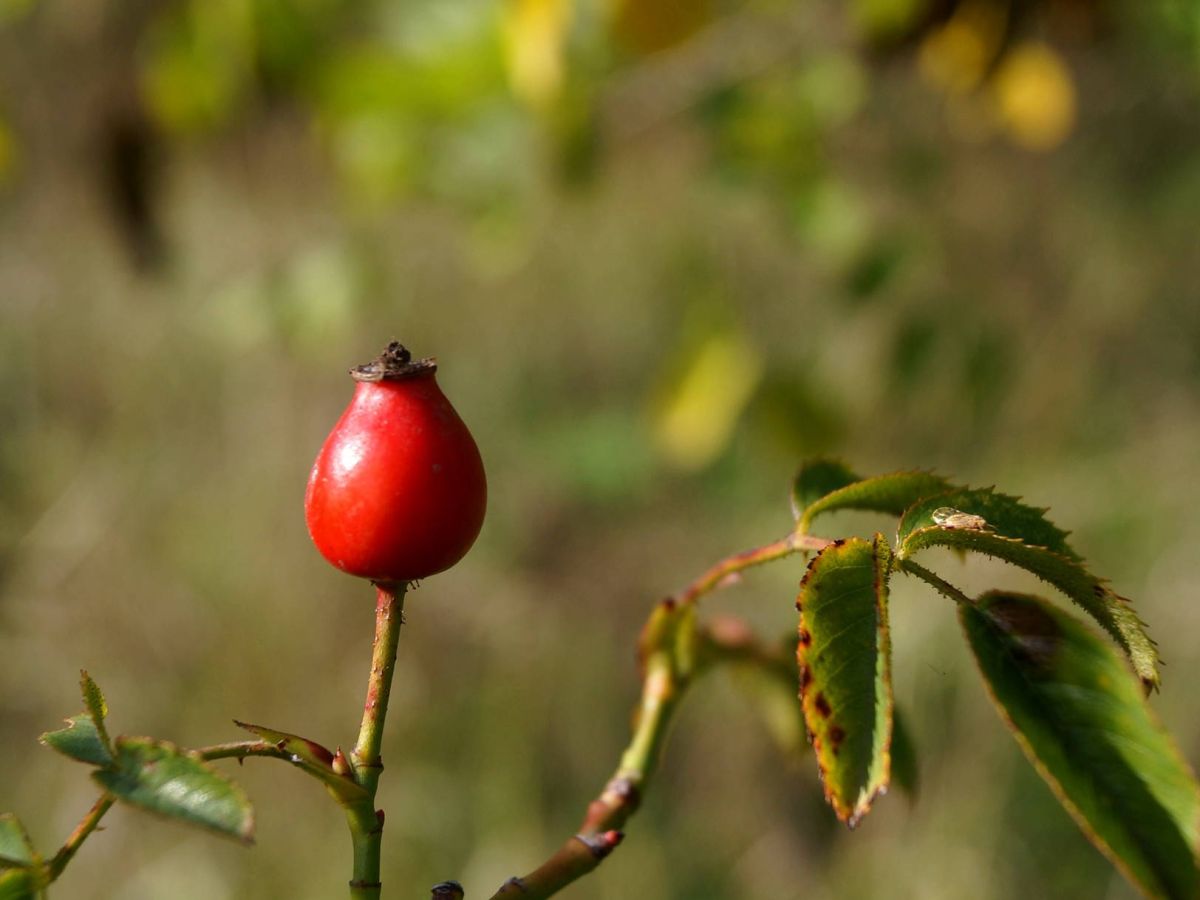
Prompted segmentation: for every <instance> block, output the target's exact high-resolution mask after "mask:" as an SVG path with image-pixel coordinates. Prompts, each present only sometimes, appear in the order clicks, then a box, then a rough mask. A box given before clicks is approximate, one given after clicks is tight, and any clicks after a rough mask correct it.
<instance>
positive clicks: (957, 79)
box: [918, 0, 1007, 94]
mask: <svg viewBox="0 0 1200 900" xmlns="http://www.w3.org/2000/svg"><path fill="white" fill-rule="evenodd" d="M1006 15H1007V12H1006V8H1005V7H1004V6H1002V5H1000V4H997V3H990V2H988V0H966V2H964V3H961V4H959V6H958V8H957V9H956V10H955V11H954V15H953V16H951V17H950V19H949V21H947V22H946V24H944V25H942V26H941V27H940V28H938V29H937V30H936V31H932V32H930V33H929V35H928V36H927V37H926V38H925V40H924V41H923V42H922V43H921V48H920V51H919V52H918V62H919V66H920V71H921V74H922V75H923V76H924V77H925V78H926V80H928V81H929V82H930V83H931V84H934V85H936V86H938V87H940V88H942V89H943V90H945V91H946V92H947V93H950V94H965V93H967V92H968V91H972V90H974V89H975V88H976V87H978V86H979V84H980V82H982V81H983V78H984V76H985V75H986V74H987V71H988V66H990V65H991V64H992V61H993V60H994V59H995V58H996V54H997V52H998V51H999V50H1000V46H1001V43H1002V41H1003V39H1004V30H1005V18H1006Z"/></svg>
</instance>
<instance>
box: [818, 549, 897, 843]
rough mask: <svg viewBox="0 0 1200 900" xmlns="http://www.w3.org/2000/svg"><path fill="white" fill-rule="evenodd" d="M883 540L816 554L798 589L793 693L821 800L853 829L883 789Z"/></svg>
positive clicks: (886, 565)
mask: <svg viewBox="0 0 1200 900" xmlns="http://www.w3.org/2000/svg"><path fill="white" fill-rule="evenodd" d="M890 566H891V551H890V550H889V548H888V544H887V541H886V540H885V539H884V537H883V535H880V534H877V535H875V539H874V540H873V541H864V540H862V539H860V538H851V539H849V540H846V541H837V542H836V543H834V544H831V545H829V546H828V547H826V548H825V549H824V550H822V551H821V552H820V553H819V554H818V555H817V556H816V557H815V558H814V559H813V561H812V563H810V564H809V567H808V572H807V573H806V574H805V576H804V580H803V581H801V582H800V597H799V599H798V600H797V603H796V605H797V607H798V608H799V610H800V631H799V635H800V642H799V649H798V651H797V655H798V659H799V664H800V694H801V702H802V705H803V707H804V719H805V722H806V724H807V726H808V732H809V734H810V735H811V737H812V743H813V748H814V749H815V750H816V753H817V764H818V765H819V766H820V769H821V775H822V778H823V780H824V783H825V797H826V799H827V800H828V801H829V803H830V805H832V806H833V809H834V812H836V813H837V815H838V818H840V819H842V821H844V822H846V823H847V824H848V825H850V826H851V827H853V826H854V825H855V824H857V822H858V820H859V819H860V818H862V816H863V815H865V814H866V812H867V810H868V809H869V808H870V806H871V803H872V801H873V800H874V798H875V796H876V795H877V794H879V793H880V792H881V791H883V790H884V789H885V788H886V787H887V783H888V778H889V768H890V756H889V754H890V747H891V740H892V683H891V645H890V639H889V635H888V617H887V581H888V575H889V570H890Z"/></svg>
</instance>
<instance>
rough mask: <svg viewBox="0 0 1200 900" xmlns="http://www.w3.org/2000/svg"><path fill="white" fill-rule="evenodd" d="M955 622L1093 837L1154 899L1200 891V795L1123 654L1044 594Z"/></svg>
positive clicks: (997, 601) (998, 600)
mask: <svg viewBox="0 0 1200 900" xmlns="http://www.w3.org/2000/svg"><path fill="white" fill-rule="evenodd" d="M959 616H960V618H961V621H962V625H963V628H964V630H965V632H966V636H967V640H968V642H969V644H970V646H971V650H972V651H973V652H974V654H975V659H976V661H977V662H978V664H979V669H980V672H981V673H982V674H983V677H984V681H985V682H986V684H987V687H988V691H989V693H990V694H991V697H992V700H993V701H994V702H995V704H996V707H997V708H998V710H999V712H1000V714H1001V716H1002V717H1003V718H1004V719H1005V721H1006V722H1007V723H1008V725H1009V727H1010V728H1011V729H1012V730H1013V733H1014V734H1015V736H1016V738H1017V742H1018V743H1019V744H1020V745H1021V749H1022V750H1024V751H1025V754H1026V756H1028V757H1029V759H1030V761H1031V762H1032V763H1033V765H1034V767H1035V768H1036V769H1037V770H1038V772H1039V773H1040V774H1041V776H1042V777H1043V778H1044V779H1045V780H1046V781H1047V782H1049V784H1050V786H1051V788H1052V789H1053V790H1054V792H1055V794H1056V795H1057V796H1058V799H1059V800H1060V801H1061V802H1062V804H1063V805H1064V806H1065V807H1066V808H1067V810H1068V811H1069V812H1070V813H1071V814H1072V816H1074V818H1075V820H1076V821H1077V822H1078V823H1079V825H1080V827H1081V828H1082V829H1083V831H1084V833H1085V834H1086V835H1087V836H1088V838H1089V839H1090V840H1091V841H1092V842H1093V843H1094V844H1095V845H1096V846H1097V847H1098V848H1099V849H1100V850H1101V851H1102V852H1103V853H1104V854H1105V855H1106V856H1108V857H1109V859H1111V860H1112V862H1113V863H1114V864H1115V865H1116V866H1117V868H1118V869H1120V870H1121V872H1122V874H1124V875H1125V876H1126V877H1127V878H1128V879H1129V880H1130V881H1131V882H1133V884H1135V885H1136V886H1137V887H1138V888H1140V889H1141V890H1142V891H1143V892H1144V893H1145V894H1147V895H1148V896H1151V897H1163V898H1171V900H1176V898H1178V900H1184V898H1187V900H1194V898H1196V897H1197V896H1200V872H1198V871H1197V867H1196V857H1195V852H1196V847H1197V841H1198V836H1200V824H1198V823H1200V789H1198V787H1197V784H1196V781H1195V778H1194V776H1193V775H1192V773H1191V772H1190V771H1189V770H1188V767H1187V765H1186V763H1184V761H1183V759H1182V758H1181V757H1180V755H1179V752H1178V751H1177V750H1176V748H1175V747H1174V746H1173V744H1172V742H1171V740H1170V738H1169V737H1168V736H1167V734H1166V732H1165V731H1164V730H1163V728H1162V726H1161V725H1160V724H1159V723H1158V722H1157V721H1156V720H1155V718H1154V716H1153V714H1152V713H1151V711H1150V709H1149V707H1148V706H1147V705H1146V702H1145V699H1144V698H1143V696H1142V695H1141V692H1139V691H1138V689H1137V685H1136V682H1135V681H1134V680H1133V679H1131V678H1130V677H1129V673H1128V670H1127V669H1126V668H1125V667H1124V666H1123V665H1122V664H1121V661H1120V658H1119V657H1118V656H1117V655H1116V654H1115V653H1114V652H1113V651H1112V650H1111V649H1110V647H1109V646H1108V645H1107V644H1106V643H1104V642H1103V641H1101V640H1100V639H1099V638H1098V637H1096V636H1095V635H1093V634H1092V633H1091V632H1090V631H1088V630H1087V629H1086V628H1085V627H1083V625H1082V624H1081V623H1079V622H1077V621H1076V620H1075V619H1074V618H1072V617H1071V616H1069V615H1067V614H1066V613H1064V612H1062V611H1060V610H1058V609H1056V608H1055V607H1054V606H1052V605H1051V604H1049V603H1047V602H1046V601H1044V600H1041V599H1039V598H1037V597H1030V596H1026V595H1023V594H1013V593H1004V592H999V591H993V592H989V593H987V594H984V595H983V596H982V597H980V598H979V600H978V601H977V605H975V606H967V605H963V606H960V608H959Z"/></svg>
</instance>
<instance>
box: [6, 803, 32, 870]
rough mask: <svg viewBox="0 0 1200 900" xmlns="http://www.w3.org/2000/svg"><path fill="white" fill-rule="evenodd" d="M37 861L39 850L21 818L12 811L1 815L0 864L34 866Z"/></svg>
mask: <svg viewBox="0 0 1200 900" xmlns="http://www.w3.org/2000/svg"><path fill="white" fill-rule="evenodd" d="M37 861H38V857H37V852H36V851H35V850H34V849H33V843H32V842H31V841H30V840H29V834H28V832H26V831H25V826H24V825H22V824H21V821H20V819H18V818H17V817H16V816H15V815H13V814H12V813H5V814H4V815H2V816H0V866H3V867H9V866H17V867H20V866H32V865H34V864H35V863H37Z"/></svg>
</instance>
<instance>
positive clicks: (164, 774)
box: [92, 737, 254, 843]
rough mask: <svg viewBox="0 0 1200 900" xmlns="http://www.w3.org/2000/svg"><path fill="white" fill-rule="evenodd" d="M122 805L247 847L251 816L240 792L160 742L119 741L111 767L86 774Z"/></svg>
mask: <svg viewBox="0 0 1200 900" xmlns="http://www.w3.org/2000/svg"><path fill="white" fill-rule="evenodd" d="M92 778H94V779H95V780H96V782H97V783H99V784H100V786H101V787H103V788H104V789H105V790H106V791H108V792H109V793H111V794H112V795H113V796H114V797H116V798H117V799H118V800H120V801H121V802H123V803H128V804H130V805H131V806H137V807H140V808H142V809H147V810H150V811H151V812H156V813H159V814H161V815H164V816H169V817H171V818H175V819H180V820H182V821H184V822H189V823H191V824H193V825H200V826H202V827H204V828H208V829H211V830H212V831H216V832H218V833H220V834H225V835H229V836H231V837H235V838H238V839H239V840H242V841H245V842H247V843H250V842H251V841H252V840H253V837H252V836H253V833H254V811H253V809H252V808H251V806H250V801H249V800H248V799H247V797H246V794H245V792H244V791H243V790H242V789H241V788H240V787H238V786H237V785H236V784H234V783H233V782H232V781H230V780H229V779H228V778H226V777H225V776H224V775H222V774H220V773H219V772H217V771H216V770H214V769H212V768H211V767H209V765H208V764H207V763H206V762H204V760H203V759H201V758H200V756H199V755H197V754H195V753H192V752H190V751H187V750H183V749H180V748H179V747H176V746H175V745H174V744H171V743H168V742H166V741H155V740H152V739H151V738H129V737H119V738H117V743H116V758H115V760H114V764H113V767H112V768H109V769H99V770H97V771H95V772H93V773H92Z"/></svg>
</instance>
